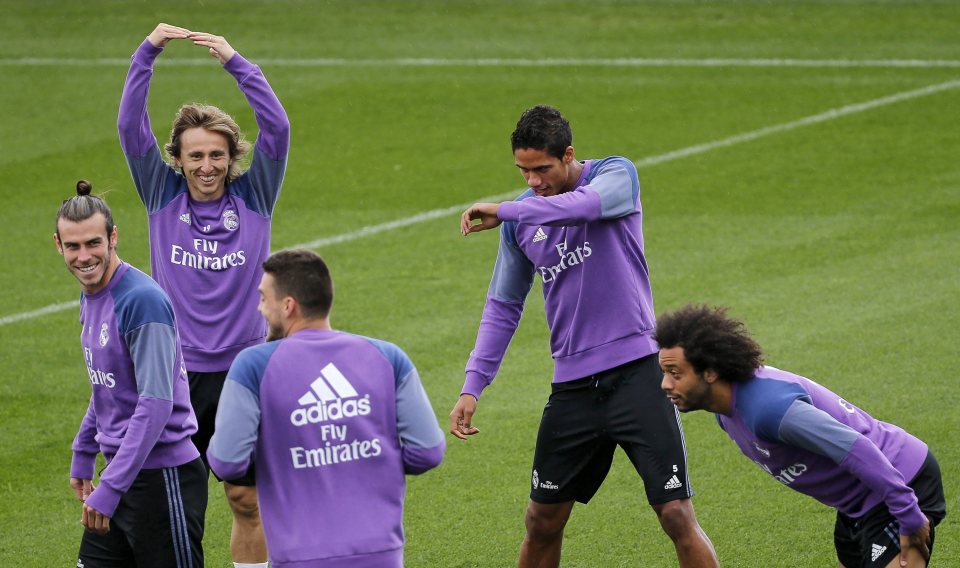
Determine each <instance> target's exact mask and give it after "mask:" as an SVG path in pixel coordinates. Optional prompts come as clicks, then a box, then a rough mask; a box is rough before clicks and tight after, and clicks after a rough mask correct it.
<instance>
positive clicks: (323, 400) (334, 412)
mask: <svg viewBox="0 0 960 568" xmlns="http://www.w3.org/2000/svg"><path fill="white" fill-rule="evenodd" d="M297 402H298V403H299V404H300V406H301V408H297V409H295V410H294V411H293V412H292V413H290V422H292V423H293V425H294V426H305V425H307V424H318V423H320V422H326V421H328V420H340V419H343V418H353V417H355V416H366V415H367V414H370V395H364V396H363V397H360V394H359V393H358V392H357V389H355V388H353V385H352V384H350V381H348V380H347V378H346V377H344V376H343V373H341V372H340V369H338V368H337V366H336V365H334V364H333V363H329V364H328V365H327V366H326V367H324V368H323V369H321V370H320V376H319V377H317V378H316V379H314V381H313V382H312V383H310V390H308V391H307V392H306V393H305V394H304V395H303V396H301V397H300V398H299V399H297Z"/></svg>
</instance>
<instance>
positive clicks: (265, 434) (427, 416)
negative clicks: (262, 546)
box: [207, 329, 445, 568]
mask: <svg viewBox="0 0 960 568" xmlns="http://www.w3.org/2000/svg"><path fill="white" fill-rule="evenodd" d="M444 449H445V441H444V437H443V432H442V431H441V430H440V427H439V425H438V424H437V418H436V416H435V415H434V412H433V408H432V407H431V406H430V401H429V400H428V399H427V395H426V392H424V390H423V386H422V385H421V383H420V377H419V375H418V374H417V370H416V368H414V366H413V363H412V362H411V361H410V359H409V358H408V357H407V355H406V354H405V353H404V352H403V351H401V350H400V348H398V347H397V346H395V345H393V344H391V343H387V342H385V341H379V340H376V339H370V338H366V337H361V336H357V335H352V334H349V333H344V332H340V331H332V330H320V329H304V330H301V331H298V332H296V333H294V334H293V335H291V336H289V337H287V338H285V339H281V340H279V341H273V342H270V343H265V344H263V345H258V346H256V347H251V348H249V349H245V350H244V351H242V352H241V353H240V354H239V355H238V356H237V358H236V360H235V361H234V363H233V365H232V366H231V367H230V372H229V374H228V375H227V381H226V383H225V384H224V387H223V394H222V395H221V397H220V406H219V408H218V410H217V423H216V431H215V433H214V435H213V439H212V440H211V441H210V448H209V449H208V450H207V457H208V459H209V462H210V467H211V468H213V471H215V472H216V473H217V475H219V476H220V477H222V478H224V479H228V480H229V479H232V478H236V477H238V476H240V475H242V474H243V473H244V472H246V471H247V468H248V467H249V466H250V463H251V461H253V462H254V463H255V467H256V475H257V487H258V488H259V489H258V492H259V497H260V516H261V518H262V519H263V530H264V534H265V535H266V537H267V548H268V549H269V551H270V565H271V566H275V567H277V568H283V567H285V566H289V567H295V568H313V567H317V568H320V567H323V568H347V567H349V568H386V567H390V568H394V567H396V568H402V566H403V543H404V537H403V501H404V492H405V488H406V481H405V479H404V474H405V473H407V474H419V473H423V472H425V471H427V470H429V469H431V468H434V467H436V466H437V465H439V464H440V461H441V460H442V459H443V454H444ZM254 456H255V457H256V459H255V460H254Z"/></svg>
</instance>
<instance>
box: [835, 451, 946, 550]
mask: <svg viewBox="0 0 960 568" xmlns="http://www.w3.org/2000/svg"><path fill="white" fill-rule="evenodd" d="M907 485H909V486H910V487H911V488H912V489H913V492H914V493H916V495H917V501H919V504H920V510H921V511H923V513H924V514H925V515H926V516H927V518H928V519H930V552H931V553H932V552H933V541H934V536H935V535H934V527H936V526H937V525H938V524H940V521H942V520H943V518H944V517H945V516H946V515H947V502H946V500H945V499H944V497H943V478H942V477H941V476H940V464H938V463H937V460H936V458H934V457H933V453H932V452H928V453H927V459H926V460H925V461H924V462H923V467H921V468H920V471H919V472H917V475H916V476H915V477H914V478H913V481H911V482H910V483H908V484H907ZM833 543H834V546H836V548H837V559H838V560H840V562H841V563H842V564H843V565H844V566H845V567H846V568H860V567H863V568H867V567H871V566H886V565H887V564H889V563H890V562H892V561H893V559H894V558H896V557H897V555H898V554H900V523H898V522H897V520H896V519H894V518H893V515H891V514H890V510H889V509H887V506H886V504H884V503H881V504H880V505H877V506H876V507H874V508H873V509H871V510H870V511H868V512H867V514H865V515H864V516H862V517H860V518H857V519H853V518H850V517H848V516H846V515H844V514H843V513H839V512H838V513H837V522H836V525H835V526H834V529H833Z"/></svg>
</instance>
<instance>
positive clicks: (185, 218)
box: [180, 213, 190, 225]
mask: <svg viewBox="0 0 960 568" xmlns="http://www.w3.org/2000/svg"><path fill="white" fill-rule="evenodd" d="M180 220H181V221H183V222H184V223H186V224H187V225H189V224H190V214H189V213H184V214H183V215H180Z"/></svg>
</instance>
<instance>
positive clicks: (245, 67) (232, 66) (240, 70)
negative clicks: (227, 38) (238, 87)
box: [223, 51, 255, 81]
mask: <svg viewBox="0 0 960 568" xmlns="http://www.w3.org/2000/svg"><path fill="white" fill-rule="evenodd" d="M254 67H255V66H254V64H253V63H250V62H249V61H247V60H246V58H244V57H243V56H242V55H240V52H239V51H236V52H234V54H233V57H231V58H230V61H227V62H226V63H224V64H223V68H224V69H226V71H227V72H228V73H230V74H231V75H233V76H234V77H236V79H237V81H242V80H243V78H244V77H246V76H247V75H249V74H250V72H251V71H253V70H254Z"/></svg>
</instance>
